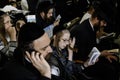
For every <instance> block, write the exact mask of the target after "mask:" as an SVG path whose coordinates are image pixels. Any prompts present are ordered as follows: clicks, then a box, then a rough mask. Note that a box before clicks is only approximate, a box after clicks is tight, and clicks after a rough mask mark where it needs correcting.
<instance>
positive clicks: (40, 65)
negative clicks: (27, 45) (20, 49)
mask: <svg viewBox="0 0 120 80" xmlns="http://www.w3.org/2000/svg"><path fill="white" fill-rule="evenodd" d="M26 56H27V57H28V59H29V60H30V61H31V63H32V64H33V66H34V67H35V68H36V69H37V70H38V71H39V72H40V73H41V75H43V76H46V77H48V78H51V72H50V66H49V64H48V63H47V61H46V60H45V58H44V57H43V55H42V54H40V53H38V52H37V53H35V52H32V53H31V55H30V53H29V52H27V51H26Z"/></svg>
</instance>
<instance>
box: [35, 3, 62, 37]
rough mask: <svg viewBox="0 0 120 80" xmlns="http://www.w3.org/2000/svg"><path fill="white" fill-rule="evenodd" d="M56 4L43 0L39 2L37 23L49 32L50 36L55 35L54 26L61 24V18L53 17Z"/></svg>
mask: <svg viewBox="0 0 120 80" xmlns="http://www.w3.org/2000/svg"><path fill="white" fill-rule="evenodd" d="M53 12H54V5H53V4H52V3H51V2H50V1H42V2H40V3H39V4H38V7H37V10H36V23H37V24H38V25H41V27H42V28H43V29H44V30H45V31H46V32H47V33H48V35H49V37H52V35H53V28H54V27H55V26H58V25H59V22H60V19H58V20H55V19H54V17H53Z"/></svg>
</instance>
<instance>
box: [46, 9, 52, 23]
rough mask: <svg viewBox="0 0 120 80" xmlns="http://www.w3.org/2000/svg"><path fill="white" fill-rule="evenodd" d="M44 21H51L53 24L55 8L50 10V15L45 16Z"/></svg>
mask: <svg viewBox="0 0 120 80" xmlns="http://www.w3.org/2000/svg"><path fill="white" fill-rule="evenodd" d="M44 19H45V20H46V21H47V22H49V21H50V22H51V21H52V20H53V8H51V9H49V10H48V13H47V14H45V15H44Z"/></svg>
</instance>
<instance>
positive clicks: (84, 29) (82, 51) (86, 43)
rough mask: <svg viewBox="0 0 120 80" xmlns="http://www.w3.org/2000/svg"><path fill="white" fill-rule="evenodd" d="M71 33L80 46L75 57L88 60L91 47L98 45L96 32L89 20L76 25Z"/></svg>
mask: <svg viewBox="0 0 120 80" xmlns="http://www.w3.org/2000/svg"><path fill="white" fill-rule="evenodd" d="M71 35H72V36H75V38H76V43H75V45H76V47H77V48H78V52H77V54H75V59H77V60H82V61H86V60H87V59H88V55H89V53H90V51H91V49H92V48H93V47H95V46H96V33H95V32H94V31H93V29H92V27H91V25H90V23H89V20H88V19H87V20H86V21H84V22H83V23H82V24H79V25H77V26H75V27H74V29H72V31H71Z"/></svg>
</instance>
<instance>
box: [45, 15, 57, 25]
mask: <svg viewBox="0 0 120 80" xmlns="http://www.w3.org/2000/svg"><path fill="white" fill-rule="evenodd" d="M54 20H55V19H54V17H53V16H51V17H49V18H48V17H47V16H45V22H46V24H48V25H50V24H53V22H54Z"/></svg>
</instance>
